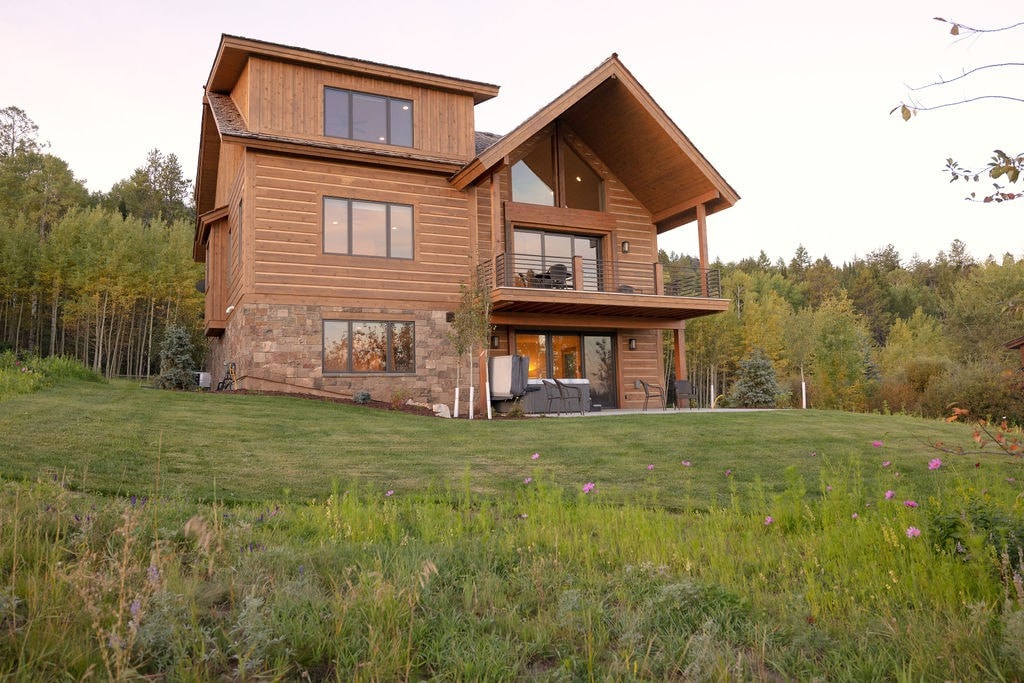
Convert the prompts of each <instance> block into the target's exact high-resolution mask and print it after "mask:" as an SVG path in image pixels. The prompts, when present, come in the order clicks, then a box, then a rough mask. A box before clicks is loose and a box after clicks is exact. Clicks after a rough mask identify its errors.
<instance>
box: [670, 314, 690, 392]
mask: <svg viewBox="0 0 1024 683" xmlns="http://www.w3.org/2000/svg"><path fill="white" fill-rule="evenodd" d="M672 341H673V342H674V343H675V362H676V379H677V380H681V379H687V377H686V375H687V371H686V322H685V321H684V322H681V323H679V327H677V328H676V329H674V330H672ZM676 402H677V404H676V405H678V404H679V402H680V401H679V399H678V398H676ZM683 402H685V403H686V405H685V406H679V407H681V408H689V407H690V399H688V398H687V399H683Z"/></svg>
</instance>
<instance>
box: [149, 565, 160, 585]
mask: <svg viewBox="0 0 1024 683" xmlns="http://www.w3.org/2000/svg"><path fill="white" fill-rule="evenodd" d="M146 576H147V578H148V579H149V582H150V583H151V584H153V585H154V586H155V585H157V584H158V583H160V568H159V567H157V566H156V565H155V564H151V565H149V569H147V570H146Z"/></svg>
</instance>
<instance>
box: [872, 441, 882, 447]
mask: <svg viewBox="0 0 1024 683" xmlns="http://www.w3.org/2000/svg"><path fill="white" fill-rule="evenodd" d="M871 445H872V446H874V447H875V448H881V447H882V446H884V445H885V444H883V443H882V442H881V441H872V442H871Z"/></svg>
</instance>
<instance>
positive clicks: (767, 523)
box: [764, 515, 775, 526]
mask: <svg viewBox="0 0 1024 683" xmlns="http://www.w3.org/2000/svg"><path fill="white" fill-rule="evenodd" d="M774 521H775V520H774V519H772V516H771V515H768V516H767V517H765V518H764V525H765V526H768V525H769V524H771V523H772V522H774Z"/></svg>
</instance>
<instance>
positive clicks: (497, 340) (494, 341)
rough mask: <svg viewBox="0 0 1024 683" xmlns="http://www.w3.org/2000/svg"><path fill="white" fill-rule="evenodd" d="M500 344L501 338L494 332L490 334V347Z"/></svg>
mask: <svg viewBox="0 0 1024 683" xmlns="http://www.w3.org/2000/svg"><path fill="white" fill-rule="evenodd" d="M499 346H501V338H500V337H498V335H496V334H492V335H491V348H492V349H496V348H498V347H499Z"/></svg>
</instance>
